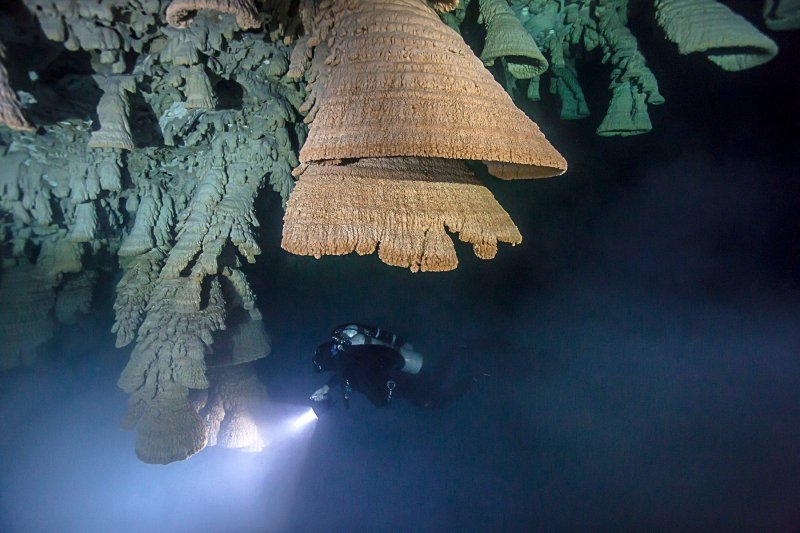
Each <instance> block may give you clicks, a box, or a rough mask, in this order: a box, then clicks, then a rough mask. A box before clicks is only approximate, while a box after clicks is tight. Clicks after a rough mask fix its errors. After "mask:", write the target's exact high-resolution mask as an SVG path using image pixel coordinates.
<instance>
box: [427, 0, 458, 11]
mask: <svg viewBox="0 0 800 533" xmlns="http://www.w3.org/2000/svg"><path fill="white" fill-rule="evenodd" d="M458 2H459V0H431V3H432V4H433V8H434V9H435V10H436V11H438V12H440V13H448V12H450V11H452V10H454V9H455V8H457V7H458Z"/></svg>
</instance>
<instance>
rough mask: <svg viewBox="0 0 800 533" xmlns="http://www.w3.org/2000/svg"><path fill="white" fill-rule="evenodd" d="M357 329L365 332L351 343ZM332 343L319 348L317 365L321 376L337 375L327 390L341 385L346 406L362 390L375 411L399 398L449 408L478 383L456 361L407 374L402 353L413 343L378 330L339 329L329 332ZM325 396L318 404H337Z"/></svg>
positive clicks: (443, 361) (360, 327)
mask: <svg viewBox="0 0 800 533" xmlns="http://www.w3.org/2000/svg"><path fill="white" fill-rule="evenodd" d="M344 328H347V329H348V330H350V334H351V337H350V338H348V336H346V335H344V336H343V335H342V331H343V329H344ZM354 330H357V331H358V333H359V334H363V337H361V338H359V340H358V342H353V341H355V339H356V337H352V333H353V331H354ZM331 339H332V340H329V341H327V342H324V343H322V344H320V345H319V346H318V347H317V350H316V352H315V356H314V364H315V368H316V370H317V371H318V372H323V371H325V372H334V375H333V376H332V377H331V378H330V379H329V380H328V382H327V386H328V387H329V389H328V390H329V391H330V390H331V389H333V388H335V387H336V386H337V385H341V387H342V389H343V392H344V397H345V404H346V405H347V400H348V399H349V397H350V395H351V393H352V392H353V391H358V392H361V393H362V394H364V395H365V396H366V397H367V398H368V399H369V401H370V402H372V404H373V405H375V406H376V407H383V406H386V405H387V404H388V403H389V402H390V401H391V399H392V398H394V397H397V396H402V397H404V398H406V399H407V400H409V401H410V402H411V403H413V404H415V405H417V406H420V407H432V408H436V407H445V406H446V405H448V404H450V403H452V402H453V401H455V400H456V399H457V398H459V397H461V396H463V395H464V394H465V393H466V392H467V391H468V390H469V389H470V388H471V387H472V385H473V384H474V382H475V381H476V380H475V378H474V377H473V376H472V375H465V374H463V372H459V369H458V368H456V365H455V364H454V363H455V362H454V360H453V358H452V357H447V358H444V359H441V360H439V361H438V363H436V364H435V365H431V364H430V362H428V363H425V364H422V367H421V368H422V371H421V372H419V367H417V368H416V372H418V373H411V372H409V371H408V370H409V369H408V368H406V367H405V365H406V363H407V361H406V359H405V358H404V357H403V353H401V350H404V349H411V345H409V344H406V343H405V342H403V340H402V339H400V337H398V336H397V335H394V334H393V333H391V332H387V331H385V330H381V329H379V328H375V327H371V326H364V325H361V324H349V325H347V326H340V327H338V328H335V329H334V330H333V331H332V332H331ZM420 360H421V357H420ZM404 370H405V371H404ZM458 374H461V375H458ZM318 392H319V391H318ZM315 394H316V393H315ZM324 397H325V399H324V400H320V399H317V401H318V402H322V404H323V405H325V406H328V407H329V406H330V403H331V402H332V401H333V400H332V398H330V397H328V396H327V393H325V395H324ZM312 399H314V397H312Z"/></svg>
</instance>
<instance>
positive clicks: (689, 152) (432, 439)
mask: <svg viewBox="0 0 800 533" xmlns="http://www.w3.org/2000/svg"><path fill="white" fill-rule="evenodd" d="M774 37H775V38H776V39H777V40H778V42H779V44H780V45H781V46H782V47H783V50H782V52H781V54H780V55H779V57H778V58H777V59H776V60H775V61H773V62H772V63H770V64H768V65H766V66H764V67H761V68H758V69H755V70H752V71H747V72H744V73H734V74H726V73H723V72H721V71H718V70H717V69H716V67H713V66H712V65H710V64H706V63H704V62H703V61H702V60H701V59H699V58H679V57H677V56H675V55H674V50H672V49H670V48H668V47H659V46H658V45H656V44H652V45H651V49H649V50H647V51H646V54H647V56H648V58H649V61H650V64H651V65H652V66H653V68H654V70H655V74H656V76H657V77H658V79H659V82H660V85H661V89H662V93H663V94H664V95H665V97H666V99H667V103H666V104H665V105H664V106H662V107H661V108H656V109H653V111H652V118H653V122H654V131H653V132H652V133H650V134H648V135H645V136H642V137H637V138H628V139H619V138H616V139H601V138H598V137H596V136H595V135H594V133H593V131H592V130H593V124H590V123H586V124H584V123H562V122H558V121H557V119H555V118H553V117H552V116H551V115H552V112H551V111H552V110H551V111H541V110H536V109H534V110H533V112H534V113H539V115H538V117H540V118H539V122H540V125H541V126H542V128H543V130H544V131H545V132H546V134H547V135H548V137H550V138H551V139H552V141H553V144H554V145H555V146H557V147H558V148H559V149H560V150H561V151H562V153H564V155H565V156H566V157H567V159H568V160H569V161H570V165H571V166H570V171H569V173H568V174H567V175H565V176H562V177H560V178H553V179H550V180H542V181H537V182H513V183H501V182H497V181H491V182H488V183H489V186H490V187H491V188H492V189H493V191H494V192H495V194H496V196H497V197H498V199H499V200H500V202H501V203H502V204H503V205H504V206H505V207H506V209H507V210H508V211H509V212H510V214H511V215H512V218H514V220H515V221H516V222H517V224H518V226H519V227H520V230H521V232H522V234H523V236H524V238H525V241H524V242H523V244H522V246H519V247H516V248H510V247H502V248H501V250H500V252H499V255H498V258H497V259H496V260H494V261H492V262H482V261H480V260H478V259H476V258H474V257H472V256H471V251H470V250H469V248H467V247H463V246H461V247H459V248H458V251H459V257H460V260H461V265H460V266H459V268H458V270H457V271H455V272H453V273H449V274H416V275H415V274H411V273H409V272H405V271H402V270H399V269H394V268H390V267H387V266H384V265H382V264H380V262H379V261H378V259H377V258H376V257H363V258H359V257H352V258H351V257H347V258H324V259H323V260H320V261H314V260H313V259H308V258H296V257H291V256H289V255H287V254H285V253H283V252H281V251H280V250H279V248H278V242H279V237H280V235H279V234H280V217H281V214H280V212H279V210H278V208H277V202H276V201H275V200H274V198H273V199H272V200H270V201H271V205H270V206H268V208H266V209H265V213H264V220H265V223H264V224H263V227H262V230H263V240H264V246H263V247H264V249H265V253H264V255H263V256H262V257H261V258H259V261H258V264H257V265H256V266H255V267H253V268H251V269H250V270H249V273H250V274H249V275H250V277H251V279H253V282H254V284H255V285H256V287H257V289H258V291H259V298H260V300H259V301H260V306H261V308H262V309H263V310H264V313H265V321H266V324H267V326H268V328H269V331H270V334H271V335H272V338H273V345H274V347H273V354H272V355H271V356H270V358H269V359H268V360H266V361H264V362H263V364H262V366H261V367H260V370H261V372H262V377H263V379H264V381H265V382H266V383H267V385H268V387H269V390H270V393H271V396H272V399H273V401H274V402H276V403H282V404H287V405H288V404H299V403H302V401H303V400H304V398H306V397H307V396H308V394H310V392H311V391H313V390H314V389H315V388H317V387H318V386H319V385H320V383H321V379H320V377H319V376H315V375H314V374H312V373H311V371H310V366H309V361H308V358H309V356H310V351H311V350H312V349H313V347H314V345H315V344H316V343H317V342H318V341H320V340H322V337H323V336H324V335H325V333H326V332H327V331H328V329H329V328H330V327H331V326H332V325H334V324H338V323H341V322H345V321H349V320H360V321H365V322H370V323H376V324H379V325H382V326H385V327H387V328H389V329H393V330H395V331H397V332H398V333H400V334H402V335H404V336H405V337H407V338H408V339H409V340H410V341H411V342H413V343H414V345H415V346H416V347H417V348H418V349H419V350H420V351H422V352H423V353H426V354H429V355H430V356H431V357H432V358H440V357H446V356H452V357H454V358H455V360H456V361H458V362H459V364H460V365H461V367H462V368H468V369H470V370H475V369H477V370H479V371H480V372H481V374H483V373H486V374H489V376H482V379H481V380H480V381H479V383H478V384H477V385H476V386H475V387H474V389H473V390H472V391H471V392H470V393H469V394H468V395H467V396H465V397H463V398H461V399H460V400H459V401H458V402H457V403H455V404H454V405H452V406H450V407H449V408H447V409H445V410H434V411H423V410H417V409H414V408H413V407H411V406H410V405H408V404H406V403H403V402H398V403H397V404H396V405H395V406H394V408H393V409H390V410H376V409H373V408H372V407H371V406H370V405H369V404H368V403H367V402H366V401H364V400H361V399H359V398H356V399H355V401H353V405H352V408H351V409H350V410H349V411H344V410H342V409H337V410H334V411H333V412H331V413H329V414H328V416H326V417H323V418H322V419H321V420H319V421H318V422H317V424H316V427H315V428H313V431H309V432H306V433H304V434H301V435H299V436H296V437H293V438H292V439H289V440H287V441H285V442H283V443H278V444H277V445H276V446H275V447H274V448H271V449H268V450H267V451H265V452H264V453H261V454H255V455H251V454H243V453H239V452H233V451H227V450H216V449H210V450H206V451H204V452H202V453H201V454H199V455H197V456H196V457H194V458H192V459H191V460H189V461H187V462H182V463H177V464H172V465H169V466H152V465H145V464H142V463H140V462H138V461H137V460H136V458H135V456H134V454H133V435H132V434H130V433H128V432H123V431H121V430H119V429H118V426H117V424H118V420H119V418H120V417H121V414H122V412H123V410H124V400H125V396H124V395H123V394H122V392H121V391H119V390H117V389H116V387H115V381H116V377H117V375H118V373H119V371H120V370H121V368H122V367H123V366H124V363H125V359H126V357H127V352H124V351H115V350H114V348H113V339H112V336H111V335H110V333H108V329H109V327H110V320H109V317H108V316H102V315H100V314H99V313H98V314H97V315H96V316H94V317H90V319H88V320H87V322H86V323H85V324H84V325H82V326H79V327H75V328H73V329H72V330H68V331H64V337H63V340H62V341H60V343H56V344H54V346H53V348H52V353H50V354H49V355H50V362H47V363H44V364H42V365H39V366H36V367H33V368H28V369H23V370H18V371H14V372H9V373H5V374H3V375H0V428H2V436H0V459H2V461H1V462H0V530H3V531H19V532H31V531H76V532H77V531H81V532H83V531H101V532H102V531H381V530H390V531H502V530H505V531H524V530H541V531H575V530H583V531H586V530H592V531H594V530H600V531H621V530H623V531H624V530H631V531H642V530H644V531H664V530H671V531H674V530H682V531H740V530H741V531H797V530H798V529H800V505H799V504H798V502H800V453H798V450H800V423H798V421H799V420H800V330H798V324H800V237H798V235H800V218H798V213H800V194H798V193H800V180H798V171H797V163H798V156H797V149H798V142H797V140H798V136H797V124H798V119H800V106H798V103H797V100H796V98H797V94H798V93H797V87H798V83H799V82H800V75H799V74H798V72H800V56H798V55H797V52H798V46H797V43H798V36H797V32H795V34H778V35H774ZM654 42H655V41H654ZM600 79H601V81H602V83H601V84H600V85H601V87H600V88H601V89H602V90H603V91H604V89H603V87H602V85H604V84H605V81H603V80H604V78H600ZM593 95H594V93H592V92H590V94H589V96H590V105H592V108H593V118H592V119H591V120H592V121H595V122H594V124H596V121H597V120H599V118H600V116H601V114H602V111H603V110H604V107H605V102H606V95H605V94H604V92H599V93H597V94H596V95H594V97H593V98H594V99H591V97H592V96H593ZM554 104H555V102H552V101H551V102H549V105H550V106H551V107H552V106H553V105H554Z"/></svg>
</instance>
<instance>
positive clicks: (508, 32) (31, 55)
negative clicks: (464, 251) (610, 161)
mask: <svg viewBox="0 0 800 533" xmlns="http://www.w3.org/2000/svg"><path fill="white" fill-rule="evenodd" d="M627 8H628V4H627V0H566V1H564V0H460V1H459V0H436V1H430V2H428V1H425V0H321V1H315V0H260V1H259V0H93V1H91V2H88V1H87V2H84V1H82V0H63V1H62V0H15V1H14V2H10V3H8V4H4V5H3V6H0V29H1V30H2V32H0V35H2V37H1V38H0V40H3V41H4V42H3V43H0V252H1V253H2V264H1V265H0V267H1V268H2V270H0V301H2V302H3V305H2V306H0V345H2V346H3V349H2V350H0V369H7V368H13V367H15V366H19V365H22V364H29V363H32V362H33V361H35V360H36V357H37V354H38V353H39V350H40V349H41V348H42V346H43V345H45V343H46V342H47V341H48V339H50V338H51V337H52V336H53V334H54V332H55V331H56V330H57V327H58V324H67V325H68V324H73V323H75V322H76V321H77V320H79V319H80V315H81V314H82V313H86V312H87V311H88V310H89V309H90V308H91V306H92V298H93V290H94V288H95V285H96V283H97V282H98V280H99V279H104V277H103V276H102V274H103V273H104V272H109V273H111V274H112V276H105V279H108V278H110V277H114V276H115V277H116V279H117V280H118V282H117V283H116V290H115V293H114V297H115V302H114V311H115V321H114V325H113V333H114V334H115V335H116V344H117V346H118V347H124V346H130V347H131V348H130V349H131V354H130V361H129V363H128V365H127V366H126V367H125V369H124V371H123V373H122V375H121V377H120V379H119V386H120V387H121V388H122V389H123V390H125V391H126V392H127V393H128V394H129V396H130V400H129V405H128V412H127V415H126V416H125V419H124V425H125V426H126V427H129V428H135V429H136V453H137V455H138V456H139V457H140V458H141V459H142V460H144V461H147V462H156V463H167V462H170V461H175V460H181V459H185V458H187V457H189V456H191V455H192V454H194V453H197V452H198V451H199V450H202V449H203V448H204V447H206V446H210V445H215V444H217V445H223V446H228V447H234V448H242V449H248V450H257V449H260V448H261V447H262V446H263V445H264V442H265V439H266V438H268V437H266V436H265V435H263V434H262V433H263V431H261V430H260V429H259V428H258V427H257V425H256V424H255V422H254V417H253V415H254V411H256V410H257V409H258V408H259V407H260V406H263V405H264V403H265V391H264V389H263V387H262V386H261V384H260V383H259V381H258V379H257V378H256V377H255V374H254V369H253V362H254V361H256V360H257V359H260V358H263V357H265V356H266V355H267V354H268V353H269V351H270V341H269V338H268V336H267V334H266V327H265V325H264V324H263V321H262V317H261V313H260V311H259V308H258V305H257V302H256V298H255V295H254V291H253V290H252V288H251V287H250V284H249V282H248V279H247V276H246V275H245V269H244V268H243V265H244V263H253V262H255V261H256V258H257V256H258V255H259V254H260V252H261V250H260V247H259V244H258V240H259V239H258V234H257V227H258V226H259V221H258V219H257V217H256V206H257V202H258V201H259V199H263V198H264V197H265V195H267V194H270V193H269V192H266V191H268V190H269V189H272V190H273V191H275V192H276V193H277V194H279V195H280V197H281V199H282V203H283V206H284V207H285V208H286V213H285V219H284V228H283V240H282V243H281V244H282V247H283V248H284V249H285V250H287V251H289V252H292V253H295V254H300V255H309V256H314V257H317V258H319V257H321V256H323V255H339V254H346V253H351V252H356V253H359V254H370V253H373V252H377V255H378V257H379V258H380V260H382V261H383V262H385V263H387V264H390V265H394V266H399V267H403V268H408V269H411V270H412V271H445V270H452V269H453V268H456V266H457V264H458V258H457V256H456V252H455V246H454V242H453V239H452V237H451V235H457V236H458V238H459V239H460V240H462V241H464V242H467V243H469V244H471V245H472V247H473V250H474V252H475V254H476V255H477V256H478V257H480V258H483V259H491V258H492V257H494V256H495V254H496V253H497V251H498V243H501V242H505V243H510V244H512V245H514V244H519V243H520V242H521V240H522V236H521V234H520V232H519V230H518V229H517V227H516V226H515V225H514V223H513V221H512V220H511V217H510V216H509V214H508V213H507V212H506V211H505V210H504V209H503V207H502V206H501V205H500V204H499V203H498V202H497V200H496V199H495V198H494V197H493V195H492V194H491V192H490V191H489V189H487V188H486V187H485V186H484V185H483V184H482V183H481V182H480V181H479V180H478V178H477V177H476V176H475V174H474V173H473V171H472V170H473V169H474V168H475V167H474V166H471V167H470V166H468V165H467V164H465V161H477V162H483V164H485V165H486V168H487V169H488V172H489V174H491V175H494V176H496V177H498V178H502V179H520V178H522V179H524V178H541V177H548V176H555V175H558V174H561V173H563V172H564V171H565V170H566V168H567V162H566V161H565V159H564V158H563V157H562V156H561V155H560V154H559V153H558V151H557V150H556V149H555V148H554V147H553V146H552V145H551V144H550V142H549V141H548V140H547V139H546V138H545V136H544V135H543V134H542V132H541V131H540V129H539V127H538V126H537V124H535V123H534V122H533V121H531V119H530V118H529V117H527V116H526V115H525V114H524V113H523V112H522V111H520V110H519V109H518V108H517V107H516V106H515V105H514V103H513V100H512V98H511V96H510V95H509V93H511V94H512V95H514V94H517V93H518V92H519V89H520V88H522V89H524V92H525V94H527V96H528V97H530V98H533V99H538V98H539V93H540V83H541V80H542V79H545V78H548V77H549V81H550V90H551V92H553V93H555V94H557V95H558V96H559V97H560V99H561V103H562V111H561V114H562V117H563V118H581V117H585V116H588V114H589V108H588V105H587V103H586V99H585V97H584V95H583V91H582V90H581V87H580V84H579V83H578V77H577V74H578V70H577V60H578V59H580V58H581V57H582V56H583V55H584V54H585V53H587V52H590V51H592V50H595V49H598V50H601V51H602V56H603V61H604V62H607V63H608V64H609V67H610V68H609V71H610V77H611V81H610V90H611V104H610V105H609V108H608V111H607V113H606V115H605V118H603V120H602V122H601V124H600V126H599V127H598V133H600V134H601V135H630V134H636V133H643V132H645V131H648V130H649V129H650V128H651V125H650V119H649V116H648V106H650V105H654V104H660V103H662V102H663V100H664V99H663V98H662V96H661V95H660V94H659V91H658V86H657V82H656V79H655V77H654V76H653V73H652V72H651V71H650V70H649V69H648V68H647V65H646V62H645V59H644V56H643V55H642V54H641V53H640V52H639V50H638V47H637V42H636V38H635V37H634V34H633V33H632V32H631V31H630V29H629V28H628V27H627V23H628V20H627ZM799 11H800V9H799V8H798V4H797V2H796V1H794V0H784V1H780V0H767V2H766V4H765V8H764V17H765V21H766V24H767V26H768V27H769V28H771V29H791V28H796V27H797V26H798V20H799V19H800V17H798V12H799ZM654 13H655V16H656V19H657V23H658V24H659V25H660V26H661V27H662V28H663V29H664V32H665V36H666V38H668V39H670V40H671V41H674V42H675V43H677V45H678V51H679V52H680V53H692V52H698V53H704V54H706V55H707V56H708V58H709V59H710V60H711V61H713V62H714V63H716V64H718V65H719V66H720V67H722V68H723V69H726V70H737V69H742V68H750V67H753V66H756V65H758V64H761V63H763V62H765V61H768V60H769V59H770V58H771V57H773V56H774V55H775V53H777V47H776V46H775V45H774V43H773V42H772V41H771V40H770V39H769V38H767V37H766V36H764V35H763V34H762V33H761V32H759V31H758V30H756V29H755V27H754V26H753V25H752V24H750V23H749V22H747V21H745V20H744V19H742V18H741V17H739V16H738V15H735V14H734V13H733V12H731V11H730V10H728V9H727V8H725V7H724V6H722V4H719V3H718V2H716V1H714V0H655V2H654ZM470 17H475V19H476V20H474V21H471V20H470ZM687 20H688V21H691V22H688V23H684V22H682V21H687ZM470 23H481V24H484V25H485V28H486V38H485V42H483V43H482V46H480V49H479V51H478V54H477V55H476V54H475V53H474V52H473V50H472V49H471V48H470V47H469V46H468V45H467V44H466V43H465V42H464V41H463V39H462V38H461V36H460V35H459V31H460V30H461V29H462V28H463V27H464V26H465V25H466V24H470ZM698 27H702V28H704V29H705V31H703V32H697V31H695V30H696V29H697V28H698ZM496 64H499V66H501V67H502V68H501V69H499V70H502V72H504V73H505V80H504V81H505V83H506V85H505V87H503V85H501V84H500V83H498V82H497V81H495V79H494V78H493V76H492V74H491V73H490V72H489V71H488V70H486V67H492V66H493V65H496ZM307 137H308V138H307ZM306 138H307V139H306Z"/></svg>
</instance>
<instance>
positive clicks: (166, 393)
mask: <svg viewBox="0 0 800 533" xmlns="http://www.w3.org/2000/svg"><path fill="white" fill-rule="evenodd" d="M159 392H160V394H159V395H158V396H157V397H156V398H155V399H154V400H153V401H151V402H148V403H141V404H139V405H138V408H139V409H140V410H141V413H140V414H139V415H138V417H136V419H137V420H136V456H137V457H138V458H139V459H140V460H141V461H143V462H145V463H151V464H167V463H171V462H174V461H182V460H184V459H187V458H188V457H191V456H192V455H194V454H196V453H197V452H199V451H200V450H202V449H203V448H205V447H206V444H207V442H208V437H207V434H206V427H205V424H204V423H203V421H202V419H201V418H200V415H198V414H197V412H196V411H195V410H194V409H193V408H192V406H191V405H190V404H189V400H188V391H187V390H186V389H183V388H177V387H165V388H163V389H162V390H160V391H159ZM125 423H130V420H126V421H123V424H125Z"/></svg>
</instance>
